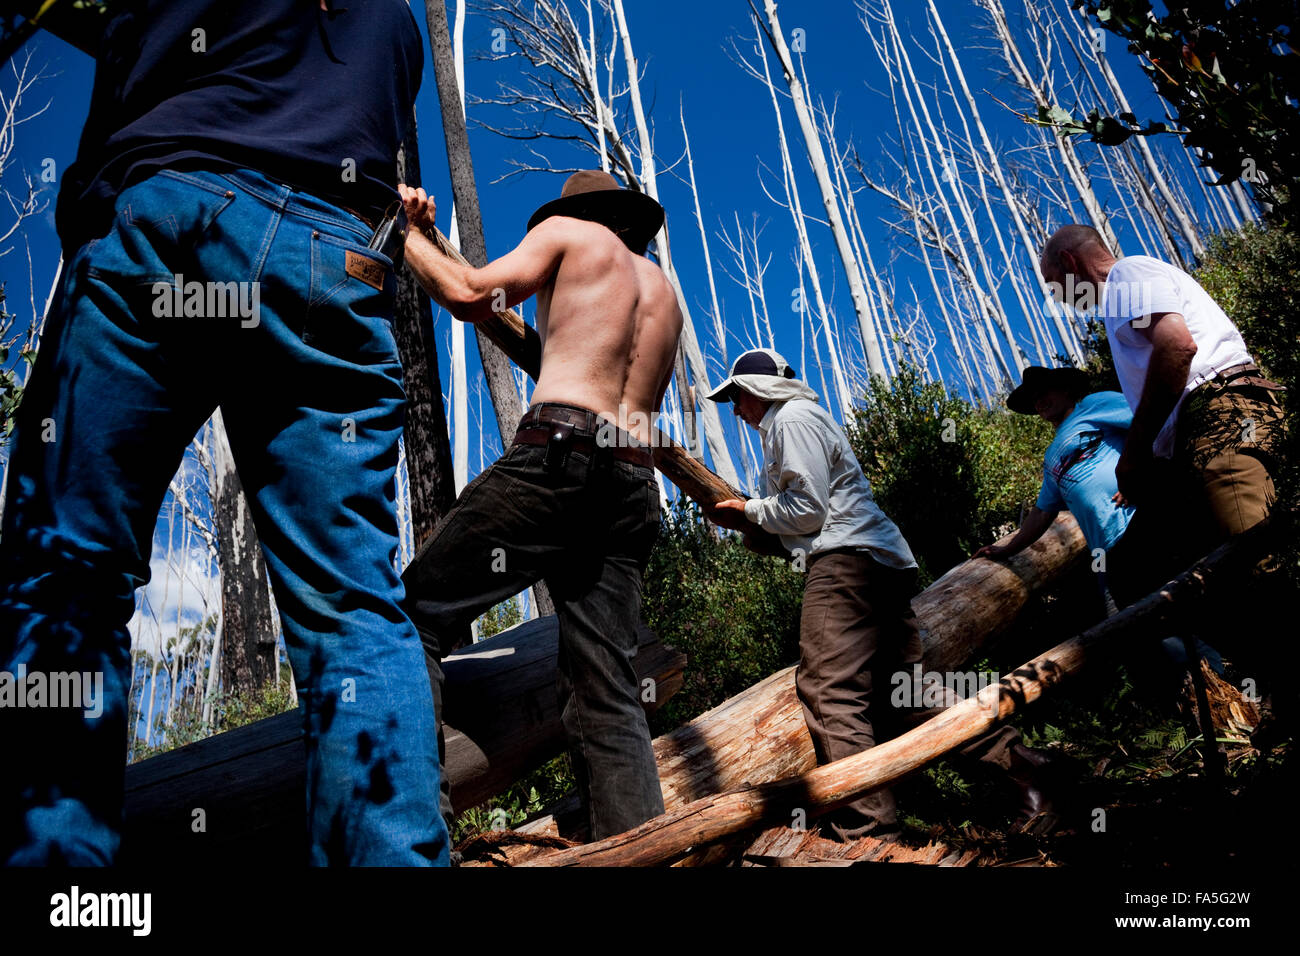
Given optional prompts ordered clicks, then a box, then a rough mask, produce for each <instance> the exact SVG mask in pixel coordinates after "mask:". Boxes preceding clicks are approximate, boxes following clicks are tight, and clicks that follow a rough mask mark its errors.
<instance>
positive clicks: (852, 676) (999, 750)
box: [795, 551, 1020, 839]
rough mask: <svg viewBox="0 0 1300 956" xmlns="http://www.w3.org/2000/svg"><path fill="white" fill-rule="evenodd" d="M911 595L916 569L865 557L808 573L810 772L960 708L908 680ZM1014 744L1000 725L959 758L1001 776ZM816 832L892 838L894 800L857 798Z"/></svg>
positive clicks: (804, 627)
mask: <svg viewBox="0 0 1300 956" xmlns="http://www.w3.org/2000/svg"><path fill="white" fill-rule="evenodd" d="M915 590H916V571H915V569H908V570H897V569H895V568H890V567H887V566H886V565H883V564H881V563H880V562H878V561H876V560H875V559H874V558H872V557H871V556H870V555H868V554H864V553H859V552H841V551H831V552H826V553H824V554H819V555H816V556H815V557H814V558H813V559H812V561H811V562H810V563H809V565H808V579H807V581H806V583H805V585H804V600H803V615H802V617H801V619H800V630H799V668H798V671H797V672H796V674H795V689H796V691H797V693H798V695H799V702H800V703H801V704H802V705H803V714H804V720H805V721H806V722H807V724H808V732H809V733H810V734H811V735H812V740H813V748H814V749H815V751H816V753H817V762H818V763H819V764H824V763H830V762H831V761H833V760H838V759H840V758H841V757H848V756H851V755H852V754H856V753H861V752H862V751H864V750H866V749H867V748H869V747H871V746H874V745H875V743H876V742H877V740H887V739H889V738H891V737H894V736H897V735H898V734H899V733H901V732H902V731H903V730H905V729H908V728H910V727H911V726H915V725H916V724H919V723H921V722H923V721H925V720H927V719H928V718H930V717H933V716H934V715H935V714H937V713H938V712H940V711H941V710H943V709H944V707H947V706H950V705H951V704H953V703H956V702H957V701H958V700H960V699H961V698H960V697H959V695H957V694H956V693H954V692H953V691H952V690H949V689H946V687H945V686H940V685H939V684H936V683H934V682H933V681H931V682H928V683H927V682H921V683H918V682H917V681H916V680H915V677H916V673H917V672H916V670H915V669H914V666H913V665H917V664H920V663H921V651H922V645H921V636H920V633H919V631H918V629H917V624H916V614H915V613H914V612H913V610H912V604H911V598H912V594H913V593H914V592H915ZM927 692H928V694H929V698H928V699H927V697H926V696H925V695H926V694H927ZM937 700H942V701H943V703H942V704H936V703H934V701H937ZM927 705H928V706H927ZM1019 740H1020V734H1019V732H1018V731H1017V730H1016V729H1015V728H1014V727H1010V726H1007V725H1003V726H1001V727H998V728H995V729H994V730H992V731H990V732H989V733H987V734H985V735H984V736H982V737H980V738H978V739H977V740H975V741H973V742H972V743H970V744H968V745H967V746H966V747H965V748H963V749H962V750H960V751H959V753H960V754H961V755H962V756H963V757H966V758H970V759H974V760H979V761H982V762H984V763H986V764H991V765H993V766H995V767H998V768H1001V769H1002V770H1007V769H1009V767H1010V765H1011V748H1012V746H1014V745H1015V744H1016V743H1017V742H1018V741H1019ZM822 825H823V827H824V828H825V827H826V826H829V828H830V829H831V830H832V831H834V833H835V834H836V835H837V836H839V837H840V838H841V839H853V838H856V837H861V836H875V837H882V838H890V837H894V836H897V834H898V830H899V827H898V812H897V809H896V805H895V802H894V795H893V793H891V792H890V791H889V790H888V789H880V790H876V791H874V792H872V793H869V794H867V795H866V796H863V797H859V798H858V799H857V800H855V801H853V802H852V803H850V804H848V805H846V806H845V807H843V808H841V809H839V810H835V811H832V812H831V813H829V814H827V815H826V817H825V818H823V820H822Z"/></svg>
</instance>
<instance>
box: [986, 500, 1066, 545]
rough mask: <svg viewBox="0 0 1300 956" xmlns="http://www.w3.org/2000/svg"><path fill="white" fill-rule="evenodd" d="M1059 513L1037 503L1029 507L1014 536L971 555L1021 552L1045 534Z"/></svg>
mask: <svg viewBox="0 0 1300 956" xmlns="http://www.w3.org/2000/svg"><path fill="white" fill-rule="evenodd" d="M1058 514H1060V512H1059V511H1043V510H1041V509H1039V507H1038V506H1037V505H1033V506H1032V507H1030V509H1029V514H1027V515H1025V520H1024V521H1022V522H1021V523H1020V530H1019V531H1017V532H1016V536H1015V537H1014V538H1012V539H1011V540H1010V541H1008V542H1007V543H1006V544H1003V545H996V544H986V545H985V546H984V547H982V548H980V549H979V550H978V551H976V552H975V553H974V554H973V555H971V557H975V558H1009V557H1011V556H1012V555H1013V554H1019V553H1020V552H1021V551H1023V550H1025V548H1027V547H1029V546H1030V545H1031V544H1033V543H1034V542H1035V541H1037V540H1038V539H1039V538H1041V537H1042V536H1043V534H1044V533H1045V532H1046V531H1047V529H1048V528H1050V527H1051V526H1052V522H1053V521H1055V520H1056V516H1057V515H1058Z"/></svg>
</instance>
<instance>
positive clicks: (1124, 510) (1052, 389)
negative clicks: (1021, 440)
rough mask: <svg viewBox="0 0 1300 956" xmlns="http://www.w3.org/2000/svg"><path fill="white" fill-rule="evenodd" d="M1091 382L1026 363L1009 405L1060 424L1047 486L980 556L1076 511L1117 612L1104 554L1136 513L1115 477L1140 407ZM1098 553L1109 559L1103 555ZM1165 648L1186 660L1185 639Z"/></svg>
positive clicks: (1205, 649)
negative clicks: (1011, 530)
mask: <svg viewBox="0 0 1300 956" xmlns="http://www.w3.org/2000/svg"><path fill="white" fill-rule="evenodd" d="M1088 388H1089V385H1088V376H1087V375H1085V374H1084V373H1083V372H1081V371H1079V370H1078V369H1075V368H1041V367H1039V366H1030V367H1029V368H1026V369H1025V374H1024V379H1023V380H1022V382H1021V384H1020V386H1019V387H1018V388H1017V389H1016V390H1015V391H1013V392H1012V393H1011V394H1010V395H1008V396H1007V408H1009V409H1011V410H1012V411H1013V412H1019V413H1020V414H1022V415H1037V416H1038V417H1039V418H1042V419H1043V420H1044V421H1048V422H1051V423H1052V424H1053V425H1054V426H1056V437H1055V438H1053V439H1052V443H1051V444H1050V445H1048V446H1047V451H1046V453H1044V455H1043V486H1042V488H1041V489H1040V490H1039V492H1038V500H1037V502H1035V504H1034V506H1033V507H1032V508H1030V509H1029V513H1028V514H1027V515H1026V516H1025V518H1024V520H1023V521H1021V523H1020V530H1019V531H1017V532H1016V534H1015V536H1014V537H1012V539H1011V540H1010V541H1008V542H1007V543H1006V544H1002V545H998V544H990V545H985V546H984V547H982V548H980V549H979V550H978V551H976V552H975V555H974V557H977V558H980V557H984V558H1007V557H1011V556H1012V555H1013V554H1018V553H1019V552H1021V551H1023V550H1024V549H1025V548H1027V547H1029V546H1030V545H1031V544H1033V543H1034V542H1035V541H1037V540H1038V539H1039V538H1041V537H1042V536H1043V534H1044V532H1046V531H1047V529H1048V528H1050V527H1051V525H1052V522H1053V521H1055V520H1056V516H1057V515H1058V514H1059V513H1060V512H1061V511H1063V510H1064V511H1069V512H1070V514H1072V515H1074V519H1075V520H1076V521H1077V522H1079V529H1080V530H1081V531H1082V532H1083V539H1084V541H1086V542H1087V544H1088V548H1089V550H1090V551H1092V554H1093V559H1094V562H1093V566H1094V568H1098V572H1097V581H1098V585H1099V586H1100V588H1101V594H1102V599H1103V600H1104V601H1105V604H1106V613H1107V615H1108V616H1109V615H1111V614H1114V613H1116V611H1117V607H1116V602H1115V600H1114V598H1113V597H1112V595H1111V590H1110V587H1109V586H1108V584H1107V581H1106V572H1105V567H1106V562H1105V560H1104V558H1105V555H1106V554H1107V552H1110V551H1111V550H1113V549H1114V548H1115V547H1116V546H1117V545H1118V544H1119V543H1120V542H1121V541H1122V540H1123V539H1124V533H1125V532H1126V531H1127V530H1128V526H1129V522H1130V521H1131V520H1132V518H1133V515H1134V513H1135V512H1134V509H1133V508H1132V507H1131V506H1130V505H1128V504H1121V503H1119V501H1117V500H1116V499H1117V498H1118V497H1119V496H1118V491H1119V483H1118V480H1117V479H1116V477H1115V465H1116V463H1117V462H1118V461H1119V458H1120V455H1121V454H1122V453H1123V451H1124V442H1125V441H1126V440H1127V438H1128V430H1129V426H1130V424H1132V421H1133V411H1132V409H1131V408H1130V407H1129V404H1128V402H1127V401H1126V400H1125V398H1124V396H1123V395H1122V394H1121V393H1120V392H1112V391H1105V392H1093V393H1091V394H1089V392H1088ZM1098 558H1102V559H1103V560H1101V561H1100V563H1098V562H1097V560H1096V559H1098ZM1125 603H1127V602H1125ZM1197 643H1198V648H1199V649H1200V651H1201V653H1202V655H1203V656H1205V657H1206V658H1207V659H1208V660H1209V661H1210V664H1211V666H1213V667H1214V669H1215V670H1216V671H1221V670H1222V667H1223V663H1222V659H1221V658H1220V656H1219V654H1218V653H1217V652H1216V651H1215V650H1214V649H1213V648H1211V647H1210V646H1209V645H1207V644H1205V643H1203V642H1200V641H1198V642H1197ZM1164 649H1165V652H1166V654H1168V655H1169V657H1171V658H1172V659H1173V660H1174V661H1175V662H1177V663H1180V664H1181V663H1183V661H1185V656H1184V652H1183V650H1182V642H1181V641H1180V640H1179V639H1177V638H1167V639H1166V640H1165V641H1164Z"/></svg>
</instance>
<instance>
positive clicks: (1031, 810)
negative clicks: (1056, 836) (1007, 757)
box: [1007, 743, 1060, 835]
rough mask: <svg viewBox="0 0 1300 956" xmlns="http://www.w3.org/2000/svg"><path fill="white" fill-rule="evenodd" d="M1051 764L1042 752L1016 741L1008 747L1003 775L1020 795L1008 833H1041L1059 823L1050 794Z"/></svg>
mask: <svg viewBox="0 0 1300 956" xmlns="http://www.w3.org/2000/svg"><path fill="white" fill-rule="evenodd" d="M1055 764H1056V761H1055V760H1053V759H1052V757H1051V756H1050V755H1049V754H1048V753H1047V752H1046V751H1043V750H1034V749H1033V748H1031V747H1026V746H1025V745H1024V744H1020V743H1017V744H1015V745H1013V746H1012V748H1011V766H1010V768H1009V769H1008V770H1007V778H1008V779H1009V780H1010V781H1011V782H1012V783H1013V784H1014V785H1015V788H1016V791H1017V793H1018V794H1019V798H1020V811H1019V813H1018V814H1017V815H1016V819H1015V821H1014V822H1013V823H1012V824H1011V832H1012V833H1032V834H1036V835H1044V834H1047V833H1050V832H1051V831H1052V830H1055V829H1056V827H1057V826H1058V825H1059V824H1060V817H1059V815H1058V814H1057V812H1056V806H1055V804H1054V803H1053V802H1052V798H1051V796H1050V790H1051V778H1052V777H1053V776H1054V770H1055V769H1056V767H1055Z"/></svg>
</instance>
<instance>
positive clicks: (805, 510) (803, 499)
mask: <svg viewBox="0 0 1300 956" xmlns="http://www.w3.org/2000/svg"><path fill="white" fill-rule="evenodd" d="M774 427H777V428H778V429H779V430H778V431H777V433H776V436H775V440H774V442H773V448H774V451H775V458H776V461H777V462H778V463H779V465H780V468H781V476H780V478H778V479H777V487H778V488H779V489H780V490H779V491H778V492H777V493H776V494H775V495H772V496H771V497H769V498H751V499H750V500H749V501H747V502H746V503H745V517H747V518H748V519H749V520H750V521H752V522H753V523H754V524H756V525H758V526H759V527H760V528H762V529H763V530H764V531H769V532H773V533H776V534H798V535H806V534H814V533H816V532H817V531H819V530H820V529H821V526H822V525H823V524H825V523H826V516H827V514H828V513H829V511H830V462H829V461H828V460H827V457H826V446H825V445H824V444H823V442H822V440H821V436H820V435H819V434H818V433H817V427H816V426H815V425H810V424H805V423H803V422H791V423H788V424H786V425H784V426H774Z"/></svg>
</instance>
